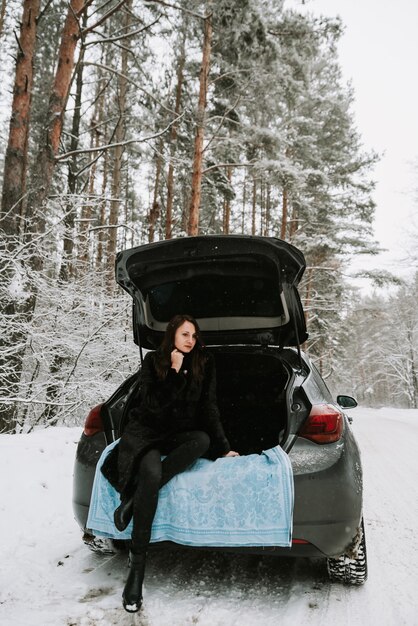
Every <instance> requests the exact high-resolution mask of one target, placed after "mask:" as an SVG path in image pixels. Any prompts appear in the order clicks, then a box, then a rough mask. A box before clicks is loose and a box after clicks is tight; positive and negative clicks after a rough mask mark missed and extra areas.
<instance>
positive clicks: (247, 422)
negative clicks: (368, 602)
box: [73, 235, 367, 585]
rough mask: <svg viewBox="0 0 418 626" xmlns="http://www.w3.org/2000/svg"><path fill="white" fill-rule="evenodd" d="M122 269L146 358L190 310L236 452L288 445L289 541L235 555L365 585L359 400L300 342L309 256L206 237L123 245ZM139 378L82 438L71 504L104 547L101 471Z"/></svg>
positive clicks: (98, 411) (89, 538)
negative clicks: (97, 515) (99, 515)
mask: <svg viewBox="0 0 418 626" xmlns="http://www.w3.org/2000/svg"><path fill="white" fill-rule="evenodd" d="M115 265H116V268H115V269H116V281H117V283H118V284H119V285H120V286H121V287H122V288H123V289H124V290H125V291H126V292H128V293H129V294H130V295H131V296H132V304H133V308H132V323H133V338H134V342H135V343H136V344H137V345H138V347H139V353H140V358H141V360H142V358H143V353H144V351H147V350H154V349H156V348H157V347H158V346H159V344H160V342H161V339H162V337H163V334H164V331H165V328H166V325H167V322H168V321H169V319H171V317H172V316H173V315H174V314H176V313H179V312H181V313H183V312H184V313H188V314H190V315H192V316H193V317H195V318H196V319H197V321H198V323H199V326H200V328H201V331H202V334H203V337H204V339H205V343H206V345H207V347H208V349H209V350H210V351H211V352H212V354H213V355H214V358H215V361H216V370H217V380H218V384H217V395H218V404H219V409H220V414H221V417H222V419H223V423H224V428H225V431H226V435H227V437H228V439H229V441H230V443H231V446H232V449H234V450H237V451H238V452H239V453H240V454H241V455H248V454H261V453H262V451H263V450H269V449H270V448H273V447H275V446H280V447H281V448H282V450H283V451H284V452H285V453H286V454H287V455H288V457H289V459H290V462H291V466H292V470H293V479H294V510H293V534H292V545H291V547H288V548H285V547H280V546H277V547H276V546H270V547H263V546H261V547H260V546H257V547H254V548H252V547H251V546H249V547H244V548H242V547H241V548H239V549H238V548H237V551H240V552H242V551H247V552H254V553H263V554H275V555H278V556H280V555H284V556H294V557H320V558H324V559H326V562H327V569H328V573H329V576H330V579H331V580H332V581H337V582H342V583H346V584H352V585H360V584H362V583H364V582H365V580H366V578H367V555H366V540H365V533H364V521H363V487H362V484H363V479H362V466H361V458H360V451H359V446H358V444H357V442H356V439H355V436H354V433H353V429H352V425H351V418H350V419H349V418H348V416H347V414H346V413H345V410H346V409H349V408H354V407H355V406H356V404H357V403H356V401H355V400H354V398H351V397H350V396H346V395H339V396H337V398H336V399H335V400H334V399H333V396H332V395H331V393H330V391H329V390H328V388H327V386H326V384H325V382H324V380H323V379H322V378H321V375H320V373H319V371H318V370H317V368H316V367H315V365H314V363H313V362H312V361H311V360H310V358H309V356H308V355H307V354H306V353H305V352H304V351H303V350H302V349H301V346H302V344H304V343H305V342H306V340H307V338H308V335H307V332H306V324H305V315H304V311H303V307H302V304H301V300H300V296H299V293H298V284H299V283H300V280H301V277H302V275H303V272H304V270H305V267H306V262H305V258H304V255H303V253H302V252H301V251H300V250H298V249H297V248H296V247H294V246H293V245H291V244H289V243H287V242H285V241H283V240H280V239H277V238H274V237H261V236H245V235H219V236H217V235H208V236H196V237H184V238H178V239H171V240H166V241H160V242H155V243H151V244H146V245H143V246H138V247H135V248H132V249H129V250H124V251H122V252H120V253H118V255H117V258H116V264H115ZM139 385H140V369H139V371H138V372H135V373H134V374H133V375H131V376H129V377H128V378H127V379H126V380H125V381H124V382H123V383H122V385H121V386H120V387H119V388H118V389H116V391H115V392H114V393H113V395H112V396H111V397H110V398H109V399H108V400H106V402H104V403H102V404H99V405H98V406H96V407H94V408H92V410H91V411H90V413H89V415H88V416H87V419H86V421H85V424H84V430H83V433H82V435H81V438H80V441H79V443H78V446H77V453H76V460H75V467H74V487H73V509H74V513H75V518H76V520H77V522H78V524H79V525H80V527H81V528H82V530H83V531H84V537H85V541H86V543H88V544H89V545H90V546H92V547H93V548H94V547H95V546H97V545H99V543H100V540H99V539H98V538H95V537H94V536H93V535H92V533H91V531H90V530H89V528H88V527H87V517H88V511H89V503H90V498H91V492H92V485H93V480H94V473H95V468H96V465H97V462H98V460H99V457H100V455H101V453H102V452H103V450H104V448H105V447H106V446H107V445H108V444H110V443H111V442H114V441H115V440H116V439H117V438H118V437H120V435H121V434H122V432H123V429H124V425H125V424H126V419H127V415H128V413H129V409H130V408H131V406H132V403H133V401H134V398H135V397H136V395H137V391H138V388H139ZM96 539H97V541H96ZM98 542H99V543H98Z"/></svg>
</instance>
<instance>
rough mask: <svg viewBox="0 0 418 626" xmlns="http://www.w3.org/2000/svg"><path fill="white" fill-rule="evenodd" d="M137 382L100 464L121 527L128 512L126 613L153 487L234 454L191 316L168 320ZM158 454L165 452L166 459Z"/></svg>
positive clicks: (135, 603) (142, 553)
mask: <svg viewBox="0 0 418 626" xmlns="http://www.w3.org/2000/svg"><path fill="white" fill-rule="evenodd" d="M141 380H142V386H141V399H140V403H139V405H138V406H137V407H136V408H134V409H132V410H131V412H130V416H129V421H128V424H127V426H126V428H125V430H124V432H123V434H122V437H121V439H120V442H119V445H118V446H117V447H116V448H114V451H115V452H114V453H113V454H112V453H111V454H110V455H109V456H108V457H107V458H106V460H105V462H104V464H103V467H102V471H103V473H104V475H105V476H106V477H107V478H108V479H109V480H110V482H112V484H113V485H114V486H115V487H116V488H117V489H118V491H119V492H120V494H121V504H120V506H119V507H118V508H117V509H116V510H115V515H114V520H115V525H116V527H117V528H118V529H119V530H124V529H125V528H126V527H127V526H128V524H129V522H130V520H131V518H132V517H133V530H132V539H131V549H130V554H129V556H130V570H129V575H128V579H127V581H126V585H125V588H124V591H123V596H122V600H123V606H124V608H125V610H126V611H128V612H130V613H134V612H136V611H138V610H139V609H140V607H141V604H142V583H143V579H144V572H145V559H146V552H147V548H148V545H149V542H150V537H151V527H152V522H153V519H154V515H155V511H156V508H157V503H158V492H159V489H160V488H161V487H162V486H163V485H165V484H166V483H167V482H168V481H169V480H170V479H171V478H173V476H175V475H176V474H178V473H179V472H182V471H184V470H185V469H187V467H189V466H190V465H191V464H192V463H193V462H194V461H195V460H196V459H198V458H199V457H201V456H203V455H205V456H206V457H207V458H210V459H216V458H218V457H221V456H238V453H237V452H234V451H233V450H231V448H230V445H229V443H228V440H227V439H226V437H225V434H224V431H223V428H222V424H221V421H220V418H219V411H218V408H217V404H216V374H215V365H214V359H213V357H212V356H211V355H209V354H207V353H206V352H205V349H204V344H203V341H202V338H201V335H200V330H199V327H198V324H197V322H196V320H195V319H194V318H192V317H190V316H189V315H176V316H175V317H174V318H173V319H172V320H171V321H170V322H169V324H168V326H167V329H166V332H165V335H164V338H163V341H162V344H161V346H160V348H159V349H158V350H157V351H155V352H148V354H147V355H146V357H145V359H144V363H143V367H142V379H141ZM161 455H166V457H165V459H164V460H161ZM115 470H116V473H115Z"/></svg>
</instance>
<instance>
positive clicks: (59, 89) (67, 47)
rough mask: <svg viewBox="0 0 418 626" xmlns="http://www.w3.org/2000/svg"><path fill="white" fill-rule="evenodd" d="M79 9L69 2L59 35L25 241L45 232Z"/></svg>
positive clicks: (80, 2)
mask: <svg viewBox="0 0 418 626" xmlns="http://www.w3.org/2000/svg"><path fill="white" fill-rule="evenodd" d="M83 6H84V0H71V2H70V6H69V9H68V13H67V17H66V19H65V23H64V28H63V31H62V35H61V43H60V48H59V53H58V66H57V69H56V72H55V78H54V83H53V86H52V90H51V94H50V97H49V103H48V114H47V129H46V140H45V143H44V144H43V145H42V146H41V147H40V150H39V153H38V158H37V159H36V163H35V167H34V176H33V184H32V189H31V192H30V195H29V199H28V206H27V212H26V217H27V218H28V220H29V221H30V222H31V224H32V225H33V226H32V227H31V228H29V231H30V232H29V238H30V235H31V234H33V232H35V233H36V232H43V231H44V228H45V215H44V214H43V211H42V210H43V205H44V203H45V201H46V199H47V197H48V194H49V191H50V188H51V184H52V176H53V173H54V169H55V157H56V156H57V154H58V150H59V145H60V140H61V134H62V128H63V124H64V113H65V106H66V103H67V99H68V94H69V91H70V85H71V79H72V75H73V69H74V55H75V50H76V47H77V42H78V38H79V35H80V25H79V23H78V19H77V14H79V13H81V11H82V8H83ZM40 265H41V261H40V259H39V258H38V259H36V260H35V263H34V266H35V269H37V268H39V267H40Z"/></svg>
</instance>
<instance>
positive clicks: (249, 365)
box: [212, 348, 289, 454]
mask: <svg viewBox="0 0 418 626" xmlns="http://www.w3.org/2000/svg"><path fill="white" fill-rule="evenodd" d="M212 352H213V354H214V356H215V360H216V378H217V395H218V406H219V410H220V413H221V418H222V423H223V425H224V429H225V434H226V436H227V437H228V439H229V442H230V444H231V447H232V449H233V450H236V451H237V452H239V453H240V454H259V453H260V452H262V451H263V450H268V449H269V448H272V447H273V446H276V445H277V444H278V443H279V440H280V434H281V432H282V431H283V430H285V429H286V421H287V410H286V387H287V383H288V380H289V373H288V371H287V369H286V368H285V366H284V364H283V362H282V361H281V359H280V358H279V356H278V355H277V354H274V353H268V352H266V351H262V350H261V349H260V350H259V351H255V350H254V348H252V350H251V352H248V351H245V349H242V348H241V349H240V348H229V349H216V350H212Z"/></svg>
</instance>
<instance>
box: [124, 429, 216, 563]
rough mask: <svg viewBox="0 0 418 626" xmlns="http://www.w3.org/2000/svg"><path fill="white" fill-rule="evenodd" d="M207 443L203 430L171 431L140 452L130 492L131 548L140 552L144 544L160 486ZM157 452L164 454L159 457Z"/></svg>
mask: <svg viewBox="0 0 418 626" xmlns="http://www.w3.org/2000/svg"><path fill="white" fill-rule="evenodd" d="M209 443H210V439H209V436H208V435H207V434H206V433H205V432H203V431H200V430H192V431H187V432H183V433H179V434H177V435H174V436H173V437H170V438H169V439H166V440H164V442H163V443H162V444H161V445H160V446H159V448H158V449H157V448H153V449H152V450H149V451H148V452H147V453H146V454H144V456H143V457H142V459H141V462H140V464H139V469H138V477H137V480H136V489H135V493H134V508H133V530H132V542H131V550H132V552H134V553H140V552H144V551H145V550H146V549H147V547H148V544H149V542H150V537H151V527H152V522H153V520H154V516H155V511H156V509H157V504H158V492H159V490H160V488H161V487H162V486H163V485H165V484H166V483H168V481H169V480H171V479H172V478H173V476H175V475H176V474H179V473H180V472H183V471H184V470H185V469H187V468H188V467H189V465H191V464H192V463H193V461H195V460H196V459H198V458H199V457H201V456H202V455H203V454H204V453H205V452H206V451H207V449H208V448H209ZM161 454H163V455H167V456H166V458H165V459H164V460H163V461H161Z"/></svg>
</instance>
